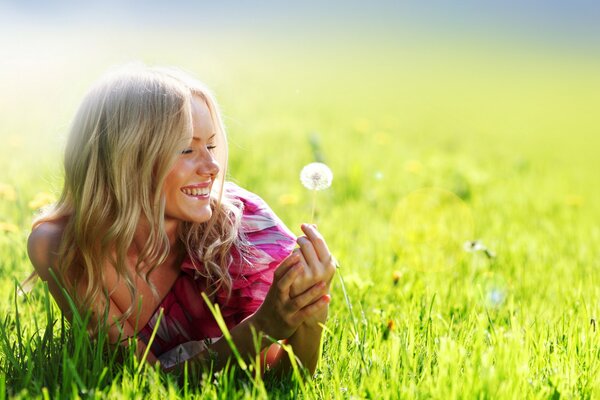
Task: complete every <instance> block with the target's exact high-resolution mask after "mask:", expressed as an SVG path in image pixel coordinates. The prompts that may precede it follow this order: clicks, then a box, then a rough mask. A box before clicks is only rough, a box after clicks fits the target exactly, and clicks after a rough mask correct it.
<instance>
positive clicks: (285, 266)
mask: <svg viewBox="0 0 600 400" xmlns="http://www.w3.org/2000/svg"><path fill="white" fill-rule="evenodd" d="M299 260H300V257H299V254H298V252H296V251H293V252H292V253H291V254H290V255H289V256H287V257H286V258H285V260H283V261H282V262H281V264H279V267H277V269H276V270H275V273H274V274H273V280H274V281H278V280H279V279H281V277H282V276H283V275H284V274H285V273H286V272H287V271H288V270H289V269H290V267H291V266H292V265H294V264H295V263H297V262H298V261H299Z"/></svg>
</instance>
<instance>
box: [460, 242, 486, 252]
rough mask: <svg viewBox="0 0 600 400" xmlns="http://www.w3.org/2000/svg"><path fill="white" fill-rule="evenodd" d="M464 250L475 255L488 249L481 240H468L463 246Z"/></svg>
mask: <svg viewBox="0 0 600 400" xmlns="http://www.w3.org/2000/svg"><path fill="white" fill-rule="evenodd" d="M463 248H464V249H465V251H467V252H469V253H475V252H477V251H483V250H485V249H486V247H485V245H484V244H483V243H482V242H481V241H480V240H468V241H466V242H465V244H464V245H463Z"/></svg>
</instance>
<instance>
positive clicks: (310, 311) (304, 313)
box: [294, 295, 331, 322]
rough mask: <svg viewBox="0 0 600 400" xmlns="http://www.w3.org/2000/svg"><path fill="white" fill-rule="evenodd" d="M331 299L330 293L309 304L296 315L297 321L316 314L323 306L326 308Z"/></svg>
mask: <svg viewBox="0 0 600 400" xmlns="http://www.w3.org/2000/svg"><path fill="white" fill-rule="evenodd" d="M330 300H331V298H330V297H329V295H323V296H321V298H319V300H317V301H315V302H314V303H312V304H309V305H307V306H306V307H304V308H303V309H302V310H300V311H298V312H297V313H296V315H295V316H294V317H295V318H296V321H299V322H303V321H304V320H305V319H306V318H309V317H312V316H313V315H314V314H316V313H318V312H319V311H321V310H322V309H323V308H325V307H326V306H327V305H328V304H329V302H330Z"/></svg>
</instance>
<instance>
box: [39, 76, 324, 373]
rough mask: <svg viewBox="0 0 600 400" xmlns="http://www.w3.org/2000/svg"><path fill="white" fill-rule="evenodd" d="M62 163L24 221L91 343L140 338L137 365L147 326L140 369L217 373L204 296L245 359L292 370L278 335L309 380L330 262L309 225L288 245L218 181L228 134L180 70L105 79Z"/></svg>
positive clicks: (252, 201)
mask: <svg viewBox="0 0 600 400" xmlns="http://www.w3.org/2000/svg"><path fill="white" fill-rule="evenodd" d="M64 166H65V177H64V188H63V191H62V195H61V197H60V199H59V201H58V202H57V203H56V204H55V205H54V206H53V207H52V208H51V209H49V210H47V211H46V212H45V213H44V214H43V215H41V216H40V217H39V218H38V219H37V220H36V221H35V222H34V225H33V230H32V233H31V235H30V237H29V242H28V251H29V257H30V259H31V262H32V263H33V265H34V267H35V273H34V275H32V278H33V277H34V276H35V274H37V275H39V276H40V277H41V278H42V279H43V280H45V281H47V282H48V286H49V288H50V291H51V293H52V295H53V297H54V298H55V300H56V302H57V303H58V305H59V307H60V308H61V310H62V311H63V312H64V313H65V314H66V315H67V316H69V317H70V316H72V310H71V307H70V306H69V301H68V298H67V297H66V296H65V295H64V293H65V292H66V294H68V297H70V298H72V299H73V302H74V304H75V306H76V308H77V310H76V311H77V312H79V313H81V314H84V313H86V312H91V316H92V317H91V324H90V326H89V331H90V333H91V335H99V334H105V333H108V337H109V340H110V342H111V343H113V344H115V345H117V344H120V345H121V346H126V345H129V344H131V343H132V342H137V354H138V356H140V355H141V354H143V352H144V351H145V350H146V347H147V345H148V343H149V339H150V336H151V334H152V332H153V331H154V330H156V336H155V338H154V340H153V341H152V343H151V345H150V349H149V353H148V358H147V360H148V361H149V362H151V363H156V362H157V361H160V363H161V365H162V367H163V368H165V369H168V370H170V369H176V368H177V367H178V366H181V365H182V363H183V362H185V361H188V362H189V363H191V364H192V365H193V364H198V365H201V366H206V365H207V364H208V363H213V364H212V365H213V368H215V369H220V368H222V367H224V366H225V365H226V363H227V361H228V360H229V359H230V358H231V357H232V355H233V353H232V348H231V347H230V345H229V344H228V343H227V341H226V340H225V339H224V338H223V333H222V331H221V329H220V328H219V325H218V324H217V321H216V320H215V318H214V317H213V315H212V313H211V312H210V310H209V308H208V306H207V304H206V302H205V301H204V300H203V298H202V296H201V293H204V294H206V296H208V298H209V299H210V301H211V302H212V303H214V304H218V305H219V307H220V310H221V313H222V316H223V320H224V322H225V323H226V325H227V328H228V329H229V331H230V332H231V336H232V340H233V342H234V343H235V346H236V348H237V350H238V351H239V353H240V354H241V355H242V356H243V357H246V358H253V357H256V355H257V354H256V351H257V350H258V351H261V355H262V357H261V359H262V360H263V363H265V364H266V365H267V366H269V367H270V368H273V369H275V370H278V371H288V370H289V369H290V368H289V367H290V360H289V357H287V354H285V352H284V351H283V350H281V349H280V347H279V346H278V345H277V344H273V343H274V342H273V340H283V339H286V340H287V343H288V344H289V345H290V346H291V347H292V348H293V351H294V353H295V355H296V356H297V358H298V360H299V361H300V362H301V363H302V365H303V366H304V367H306V368H307V369H308V370H309V371H310V372H314V370H315V367H316V364H317V361H318V357H319V349H320V341H321V331H322V324H323V323H325V320H326V319H327V312H328V303H329V299H330V297H329V294H328V293H329V286H330V282H331V279H332V276H333V274H334V271H335V266H334V261H333V258H332V256H331V254H330V252H329V250H328V248H327V244H326V242H325V241H324V239H323V237H322V236H321V235H320V233H319V232H318V231H317V229H316V227H315V226H313V225H308V224H303V225H302V230H303V232H304V234H305V235H304V236H301V237H299V238H296V237H295V236H294V235H293V234H292V233H291V232H290V231H289V229H287V228H286V227H285V225H284V224H283V223H282V222H281V221H280V219H279V218H278V217H277V216H276V215H275V214H273V212H272V211H271V209H270V208H269V206H268V205H267V204H266V203H265V202H264V201H263V200H262V199H261V198H260V197H258V196H257V195H255V194H253V193H250V192H248V191H246V190H244V189H242V188H240V187H238V186H236V185H235V184H233V183H231V182H227V181H225V177H226V170H227V140H226V135H225V129H224V126H223V122H222V120H221V117H220V114H219V109H218V107H217V104H216V102H215V100H214V98H213V96H212V95H211V93H210V92H209V91H208V90H207V88H206V87H205V86H204V85H202V84H201V83H200V82H198V81H197V80H195V79H193V78H192V77H190V76H189V75H187V74H185V73H183V72H181V71H179V70H176V69H167V68H148V67H144V66H135V67H131V66H130V67H126V68H122V69H120V70H118V71H116V72H113V73H110V74H109V75H107V76H106V77H104V78H103V79H102V80H101V81H99V82H98V83H97V84H96V85H95V86H94V87H93V88H92V89H91V90H90V91H89V93H88V94H87V95H86V97H85V98H84V100H83V102H82V104H81V106H80V108H79V111H78V112H77V115H76V117H75V119H74V122H73V124H72V127H71V131H70V136H69V140H68V143H67V147H66V152H65V159H64ZM296 245H298V246H299V247H296ZM62 288H64V292H63V290H62ZM159 320H160V323H158V322H159ZM157 324H158V326H157ZM253 331H255V332H260V333H262V338H263V339H262V343H260V345H259V346H258V347H259V349H257V346H255V344H254V343H253V337H254V334H253Z"/></svg>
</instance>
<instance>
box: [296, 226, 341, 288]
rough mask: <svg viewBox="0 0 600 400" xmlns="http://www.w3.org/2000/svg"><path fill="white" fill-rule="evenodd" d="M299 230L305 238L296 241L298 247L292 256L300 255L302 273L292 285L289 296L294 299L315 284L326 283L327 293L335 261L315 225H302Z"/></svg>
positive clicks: (333, 272) (334, 268) (301, 237)
mask: <svg viewBox="0 0 600 400" xmlns="http://www.w3.org/2000/svg"><path fill="white" fill-rule="evenodd" d="M301 228H302V231H303V232H304V234H305V235H306V236H300V237H299V238H298V239H297V242H298V245H299V246H300V247H299V248H297V249H295V250H294V253H293V254H295V253H299V254H300V256H301V257H300V264H301V265H302V266H303V271H302V274H300V276H298V278H296V280H295V281H294V283H293V284H292V286H291V288H290V296H291V297H295V296H298V295H299V294H301V293H304V292H305V291H306V290H308V289H309V288H310V287H311V286H312V285H314V284H316V283H317V282H326V283H327V289H328V292H327V293H329V286H330V284H331V280H332V279H333V275H334V274H335V270H336V266H335V260H334V258H333V256H332V255H331V253H330V252H329V248H328V247H327V243H326V242H325V239H323V236H322V235H321V234H320V233H319V231H318V230H317V227H316V226H315V225H309V224H302V226H301Z"/></svg>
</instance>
